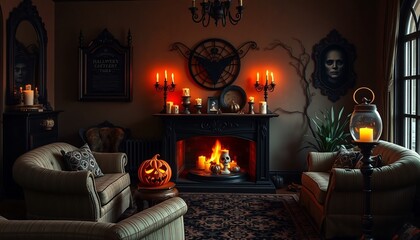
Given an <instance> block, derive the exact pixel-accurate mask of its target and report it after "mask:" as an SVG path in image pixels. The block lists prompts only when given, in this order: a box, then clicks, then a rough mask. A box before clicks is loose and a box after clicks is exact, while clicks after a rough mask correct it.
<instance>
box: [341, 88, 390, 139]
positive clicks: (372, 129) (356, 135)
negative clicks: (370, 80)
mask: <svg viewBox="0 0 420 240" xmlns="http://www.w3.org/2000/svg"><path fill="white" fill-rule="evenodd" d="M361 89H366V90H369V91H370V92H371V93H372V100H369V99H367V98H365V97H364V98H363V99H362V103H360V104H359V102H357V101H356V93H357V92H358V91H359V90H361ZM353 100H354V102H355V103H357V105H356V106H354V111H353V113H352V114H351V118H350V124H349V125H350V134H351V136H352V138H353V139H354V141H356V142H377V141H378V140H379V137H380V136H381V134H382V119H381V116H380V115H379V113H378V111H377V110H376V105H375V104H371V103H372V102H373V101H374V100H375V94H374V93H373V91H372V90H371V89H369V88H367V87H361V88H358V89H357V90H356V91H355V92H354V94H353Z"/></svg>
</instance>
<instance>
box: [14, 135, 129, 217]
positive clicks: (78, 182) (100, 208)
mask: <svg viewBox="0 0 420 240" xmlns="http://www.w3.org/2000/svg"><path fill="white" fill-rule="evenodd" d="M78 149H79V148H76V147H74V146H73V145H70V144H68V143H62V142H57V143H52V144H48V145H44V146H42V147H39V148H36V149H33V150H31V151H29V152H27V153H25V154H23V155H21V156H20V157H19V158H18V159H17V160H16V161H15V163H14V166H13V177H14V179H15V181H16V183H17V184H18V185H19V186H20V187H21V188H22V189H23V193H24V198H25V203H26V210H27V217H28V218H29V219H68V220H89V221H98V222H115V221H116V220H117V219H118V218H119V217H120V215H121V214H122V213H123V212H124V211H125V210H126V209H127V208H128V207H130V206H131V204H132V196H131V190H130V176H129V174H128V173H126V172H125V170H124V167H125V165H126V164H127V156H126V154H125V153H97V152H93V156H94V158H95V159H96V162H97V164H98V166H99V167H100V169H101V171H102V173H103V176H101V177H97V176H95V175H94V173H93V172H91V171H70V170H68V169H67V167H66V162H65V159H64V156H63V153H64V152H66V153H68V152H72V151H75V150H78Z"/></svg>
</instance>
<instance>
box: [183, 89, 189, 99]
mask: <svg viewBox="0 0 420 240" xmlns="http://www.w3.org/2000/svg"><path fill="white" fill-rule="evenodd" d="M182 96H184V97H189V96H190V89H189V88H183V89H182Z"/></svg>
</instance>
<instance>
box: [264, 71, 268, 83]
mask: <svg viewBox="0 0 420 240" xmlns="http://www.w3.org/2000/svg"><path fill="white" fill-rule="evenodd" d="M265 83H268V70H267V71H265Z"/></svg>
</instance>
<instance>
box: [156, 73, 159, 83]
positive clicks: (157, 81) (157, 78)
mask: <svg viewBox="0 0 420 240" xmlns="http://www.w3.org/2000/svg"><path fill="white" fill-rule="evenodd" d="M156 83H159V73H156Z"/></svg>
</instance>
